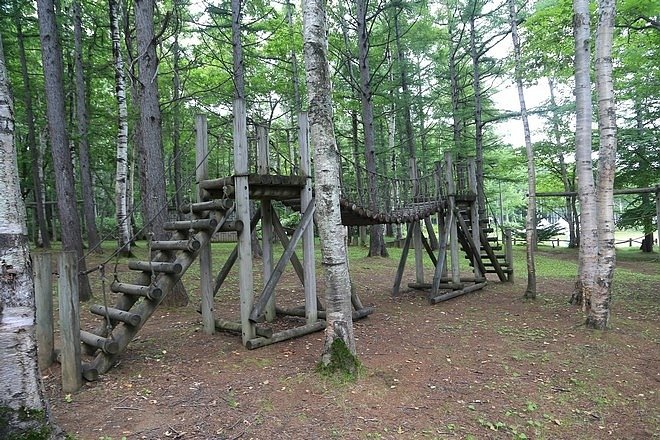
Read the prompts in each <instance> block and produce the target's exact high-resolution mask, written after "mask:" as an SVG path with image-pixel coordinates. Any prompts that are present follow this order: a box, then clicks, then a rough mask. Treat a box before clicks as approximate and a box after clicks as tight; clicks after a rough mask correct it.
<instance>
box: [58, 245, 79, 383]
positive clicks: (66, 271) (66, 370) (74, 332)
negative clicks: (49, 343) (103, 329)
mask: <svg viewBox="0 0 660 440" xmlns="http://www.w3.org/2000/svg"><path fill="white" fill-rule="evenodd" d="M59 274H60V278H59V282H58V290H59V292H58V293H59V307H60V337H61V339H62V350H61V353H62V391H64V392H65V393H74V392H76V391H78V390H79V389H80V387H82V364H81V362H80V302H79V299H78V257H77V256H76V253H75V252H71V251H69V252H62V254H61V255H60V257H59Z"/></svg>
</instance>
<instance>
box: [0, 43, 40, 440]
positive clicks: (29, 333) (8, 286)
mask: <svg viewBox="0 0 660 440" xmlns="http://www.w3.org/2000/svg"><path fill="white" fill-rule="evenodd" d="M0 176H1V180H2V187H3V197H2V198H0V243H2V246H0V261H1V264H0V270H1V272H0V408H1V409H2V420H1V422H0V438H5V439H9V438H52V437H53V435H52V433H53V427H52V426H50V424H49V420H48V419H49V413H48V411H47V406H46V401H45V399H44V394H43V386H42V384H41V375H40V374H39V369H38V366H37V349H36V342H35V336H34V319H35V305H34V285H33V281H32V267H31V265H30V254H29V249H28V237H27V225H26V222H25V205H24V203H23V199H22V198H21V190H20V187H19V177H18V164H17V160H16V147H15V144H14V115H13V104H12V100H11V96H10V94H9V84H8V78H7V71H6V69H5V58H4V53H3V49H2V37H1V36H0ZM26 414H27V415H28V417H26ZM31 414H35V415H36V414H38V415H40V417H36V416H35V417H29V415H31Z"/></svg>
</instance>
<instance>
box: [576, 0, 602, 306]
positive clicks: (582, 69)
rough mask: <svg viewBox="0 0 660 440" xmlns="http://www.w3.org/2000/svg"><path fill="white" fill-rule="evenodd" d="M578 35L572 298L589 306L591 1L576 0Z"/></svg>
mask: <svg viewBox="0 0 660 440" xmlns="http://www.w3.org/2000/svg"><path fill="white" fill-rule="evenodd" d="M573 25H574V30H573V31H574V35H575V107H576V121H575V162H576V174H577V189H578V198H579V201H580V252H579V259H578V280H577V282H576V286H575V292H573V295H572V297H571V303H572V304H581V305H582V308H583V310H585V311H586V310H588V309H589V308H590V306H589V301H590V298H591V291H592V290H593V285H594V279H595V275H596V269H597V266H598V222H597V215H598V214H597V210H596V190H595V186H594V176H593V165H592V163H591V121H592V110H591V77H590V70H591V69H590V66H591V31H590V28H589V0H573Z"/></svg>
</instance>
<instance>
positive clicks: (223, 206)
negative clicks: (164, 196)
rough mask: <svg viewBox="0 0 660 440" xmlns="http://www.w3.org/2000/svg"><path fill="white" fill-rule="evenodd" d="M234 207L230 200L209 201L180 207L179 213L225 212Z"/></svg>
mask: <svg viewBox="0 0 660 440" xmlns="http://www.w3.org/2000/svg"><path fill="white" fill-rule="evenodd" d="M232 206H234V202H233V201H232V200H210V201H208V202H200V203H192V204H189V203H186V204H184V205H183V206H181V212H183V213H186V214H187V213H190V212H191V211H192V212H193V213H203V212H204V211H226V210H228V209H230V208H231V207H232Z"/></svg>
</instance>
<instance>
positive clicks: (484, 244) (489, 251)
mask: <svg viewBox="0 0 660 440" xmlns="http://www.w3.org/2000/svg"><path fill="white" fill-rule="evenodd" d="M479 236H480V237H481V246H482V247H483V249H484V251H485V252H486V255H488V258H490V262H491V263H493V268H494V269H495V273H496V274H497V276H498V278H499V279H500V281H506V275H504V272H503V271H502V267H501V266H500V262H499V261H498V260H497V257H496V256H495V252H493V249H492V248H491V247H490V243H489V242H488V237H486V234H485V233H484V232H483V231H481V230H480V231H479ZM486 273H490V272H489V271H486Z"/></svg>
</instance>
